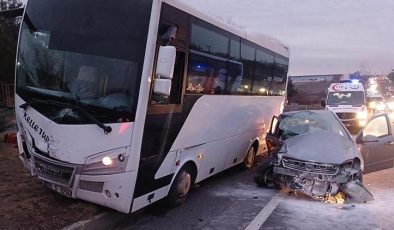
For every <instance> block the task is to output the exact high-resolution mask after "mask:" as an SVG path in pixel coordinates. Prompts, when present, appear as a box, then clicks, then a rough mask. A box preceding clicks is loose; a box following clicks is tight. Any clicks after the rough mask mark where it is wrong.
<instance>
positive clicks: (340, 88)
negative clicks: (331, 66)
mask: <svg viewBox="0 0 394 230" xmlns="http://www.w3.org/2000/svg"><path fill="white" fill-rule="evenodd" d="M322 106H325V109H326V110H331V111H333V112H334V113H336V115H337V116H338V118H339V119H340V120H341V121H342V122H343V124H344V125H345V126H346V127H347V128H348V129H349V131H350V132H352V133H354V132H357V131H358V130H359V129H360V127H363V126H364V125H365V123H366V121H367V118H368V111H367V107H366V101H365V91H364V86H363V85H362V84H361V83H333V84H331V85H330V87H329V88H328V94H327V98H326V100H325V101H324V100H323V101H322Z"/></svg>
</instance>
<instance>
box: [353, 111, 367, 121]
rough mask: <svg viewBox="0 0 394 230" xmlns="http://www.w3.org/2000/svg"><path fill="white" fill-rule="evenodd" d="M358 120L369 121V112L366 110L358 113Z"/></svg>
mask: <svg viewBox="0 0 394 230" xmlns="http://www.w3.org/2000/svg"><path fill="white" fill-rule="evenodd" d="M356 118H357V119H358V120H367V118H368V112H367V111H366V110H364V111H360V112H357V116H356Z"/></svg>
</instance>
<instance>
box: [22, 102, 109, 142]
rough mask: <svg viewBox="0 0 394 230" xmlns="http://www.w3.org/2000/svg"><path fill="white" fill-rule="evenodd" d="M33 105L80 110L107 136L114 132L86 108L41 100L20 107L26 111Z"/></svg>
mask: <svg viewBox="0 0 394 230" xmlns="http://www.w3.org/2000/svg"><path fill="white" fill-rule="evenodd" d="M32 104H45V105H55V106H60V107H63V108H71V109H75V110H78V111H79V112H81V113H82V114H83V115H84V116H85V117H86V118H88V119H89V120H91V121H93V122H94V123H95V124H96V125H97V126H98V127H100V128H102V129H103V130H104V133H105V134H108V133H110V132H111V131H112V128H111V126H108V125H104V124H103V123H102V122H101V121H99V120H97V118H95V117H94V116H92V115H91V114H90V113H89V112H88V111H86V110H85V109H84V108H82V107H80V106H79V105H73V104H69V103H63V102H57V101H50V100H39V99H35V98H33V99H31V100H29V101H27V102H25V103H23V104H22V105H20V106H19V107H20V108H22V109H23V110H26V109H27V107H29V106H31V105H32Z"/></svg>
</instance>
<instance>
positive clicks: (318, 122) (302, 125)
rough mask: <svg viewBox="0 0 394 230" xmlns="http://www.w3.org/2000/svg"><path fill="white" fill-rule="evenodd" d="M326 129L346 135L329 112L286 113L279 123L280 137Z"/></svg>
mask: <svg viewBox="0 0 394 230" xmlns="http://www.w3.org/2000/svg"><path fill="white" fill-rule="evenodd" d="M321 130H326V131H330V132H334V133H337V134H339V135H341V136H343V137H348V138H349V136H348V134H347V132H346V131H345V129H344V127H343V126H342V125H341V124H340V123H339V121H338V120H337V119H336V118H335V117H334V115H333V114H331V113H330V112H326V113H315V112H311V111H300V112H296V113H291V114H289V115H286V116H285V117H284V118H283V120H282V121H281V122H280V125H279V132H280V136H281V139H283V140H286V139H288V138H291V137H294V136H297V135H302V134H306V133H312V132H317V131H321Z"/></svg>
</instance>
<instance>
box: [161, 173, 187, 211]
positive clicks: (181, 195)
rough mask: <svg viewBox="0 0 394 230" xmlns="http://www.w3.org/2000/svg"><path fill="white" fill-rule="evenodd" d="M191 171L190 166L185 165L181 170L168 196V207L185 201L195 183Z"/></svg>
mask: <svg viewBox="0 0 394 230" xmlns="http://www.w3.org/2000/svg"><path fill="white" fill-rule="evenodd" d="M191 172H192V171H191V169H190V167H188V166H183V167H182V168H181V169H180V170H179V172H178V174H177V175H176V177H175V179H174V181H173V182H172V185H171V188H170V191H169V192H168V195H167V198H166V202H165V203H166V206H167V207H169V208H174V207H176V206H179V205H181V204H183V203H184V202H185V200H186V198H187V196H188V195H189V193H190V190H191V187H192V183H193V175H192V173H191Z"/></svg>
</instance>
